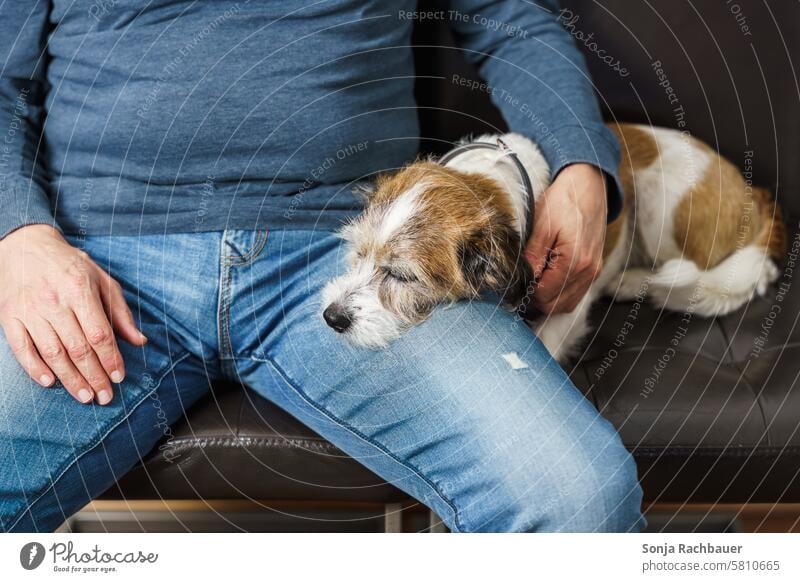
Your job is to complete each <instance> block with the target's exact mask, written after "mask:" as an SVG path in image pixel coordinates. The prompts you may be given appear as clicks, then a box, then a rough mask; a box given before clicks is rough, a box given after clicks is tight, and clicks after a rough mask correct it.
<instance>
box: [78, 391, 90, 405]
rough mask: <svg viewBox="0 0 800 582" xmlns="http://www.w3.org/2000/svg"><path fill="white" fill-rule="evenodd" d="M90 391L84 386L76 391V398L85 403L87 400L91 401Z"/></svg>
mask: <svg viewBox="0 0 800 582" xmlns="http://www.w3.org/2000/svg"><path fill="white" fill-rule="evenodd" d="M91 399H92V393H91V392H89V391H88V390H87V389H86V388H81V389H80V390H79V391H78V400H80V401H81V402H83V403H84V404H86V403H87V402H89V401H91Z"/></svg>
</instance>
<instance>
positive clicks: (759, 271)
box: [647, 188, 786, 316]
mask: <svg viewBox="0 0 800 582" xmlns="http://www.w3.org/2000/svg"><path fill="white" fill-rule="evenodd" d="M754 195H755V197H756V204H757V208H758V214H757V215H756V216H757V218H756V220H758V222H757V223H756V224H757V228H758V230H757V231H755V232H754V236H753V237H752V239H751V241H750V242H749V244H747V245H746V246H744V247H742V248H739V249H737V250H736V251H734V252H733V253H731V254H730V255H728V256H727V257H726V258H725V259H723V260H722V261H720V262H719V263H718V264H717V265H715V266H713V267H712V268H710V269H701V268H700V267H699V266H698V265H697V264H696V263H694V262H693V261H691V260H689V259H686V258H679V259H672V260H669V261H666V262H665V263H664V264H663V265H661V267H660V268H659V269H657V270H656V271H655V272H653V273H650V274H649V276H648V277H647V287H648V289H647V292H648V294H649V295H651V296H652V298H653V299H654V300H655V302H656V303H658V304H660V305H661V306H663V307H666V308H667V309H673V310H676V311H689V312H692V313H697V314H699V315H704V316H714V315H724V314H726V313H729V312H731V311H734V310H736V309H738V308H739V307H741V306H742V305H744V304H745V303H746V302H747V301H749V300H750V299H752V298H753V296H754V295H755V294H756V293H757V294H759V295H763V294H765V293H766V291H767V286H768V285H769V284H770V283H772V282H773V281H775V279H777V278H778V274H779V270H778V267H777V264H779V263H780V262H781V260H782V258H783V255H784V252H785V246H786V230H785V226H784V223H783V220H782V219H781V214H780V210H779V209H778V207H777V206H776V204H775V202H774V200H773V199H772V197H771V196H770V194H769V192H768V191H767V190H765V189H762V188H755V189H754ZM754 230H755V229H754Z"/></svg>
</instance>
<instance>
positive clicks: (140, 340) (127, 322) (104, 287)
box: [100, 273, 147, 346]
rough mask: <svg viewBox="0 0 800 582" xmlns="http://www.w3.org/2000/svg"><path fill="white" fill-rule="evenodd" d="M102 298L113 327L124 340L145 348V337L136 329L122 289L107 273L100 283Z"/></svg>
mask: <svg viewBox="0 0 800 582" xmlns="http://www.w3.org/2000/svg"><path fill="white" fill-rule="evenodd" d="M100 298H101V299H102V301H103V307H105V310H106V313H107V314H108V319H109V321H110V322H111V327H112V328H113V329H115V330H116V331H117V333H119V335H120V336H121V337H122V339H124V340H125V341H126V342H128V343H129V344H132V345H134V346H143V345H144V344H146V343H147V338H146V337H145V335H144V334H143V333H142V332H141V331H139V328H137V327H136V322H135V321H134V319H133V314H132V313H131V310H130V308H129V307H128V302H127V301H125V295H124V294H123V293H122V287H121V286H120V284H119V283H117V282H116V281H115V280H114V279H112V278H111V277H109V276H108V275H106V274H105V273H104V274H103V278H102V280H101V281H100Z"/></svg>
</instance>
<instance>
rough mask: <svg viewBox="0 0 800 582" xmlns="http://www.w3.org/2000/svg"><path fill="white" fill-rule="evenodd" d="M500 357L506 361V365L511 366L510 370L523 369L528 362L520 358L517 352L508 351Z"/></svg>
mask: <svg viewBox="0 0 800 582" xmlns="http://www.w3.org/2000/svg"><path fill="white" fill-rule="evenodd" d="M502 357H503V359H504V360H505V361H506V362H508V365H509V366H511V369H512V370H524V369H526V368H527V367H528V364H526V363H525V362H523V361H522V360H521V359H520V357H519V356H518V355H517V352H509V353H507V354H503V355H502Z"/></svg>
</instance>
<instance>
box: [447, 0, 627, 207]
mask: <svg viewBox="0 0 800 582" xmlns="http://www.w3.org/2000/svg"><path fill="white" fill-rule="evenodd" d="M448 3H449V11H448V13H447V15H448V22H449V23H450V26H451V28H452V29H453V32H454V34H455V36H456V40H457V42H458V44H459V46H460V47H461V48H462V49H464V50H465V53H466V56H467V58H468V60H470V61H471V62H472V63H473V64H475V65H476V66H477V67H478V71H479V72H480V74H481V76H482V77H483V79H484V80H485V81H486V83H487V84H488V86H489V88H490V90H491V96H492V101H493V103H494V104H495V105H496V106H497V107H498V109H499V110H500V112H501V113H502V115H503V117H504V119H505V120H506V122H507V123H508V125H509V127H510V129H511V130H512V131H515V132H517V133H521V134H523V135H525V136H527V137H529V138H531V139H532V140H533V141H534V142H536V143H537V144H538V145H539V148H540V149H541V150H542V153H543V154H544V156H545V158H546V159H547V162H548V164H549V165H550V169H551V177H552V178H555V176H556V175H557V174H558V173H559V172H560V171H561V170H562V169H563V168H564V167H566V166H568V165H570V164H574V163H578V162H585V163H589V164H592V165H594V166H596V167H598V168H600V169H601V170H602V171H603V172H604V173H605V175H606V183H607V185H608V188H607V191H608V220H609V221H611V220H613V219H614V218H615V217H616V216H617V215H618V214H619V212H620V210H621V208H622V187H621V184H620V180H619V175H618V169H619V160H620V152H619V144H618V143H617V141H616V139H615V138H614V136H613V134H612V133H611V131H610V130H609V129H608V128H607V127H606V126H605V124H604V123H603V120H602V116H601V114H600V108H599V106H598V103H597V98H596V97H595V94H594V91H593V86H592V82H591V79H590V78H589V74H588V72H587V69H586V63H585V61H584V58H583V55H582V54H581V52H580V51H579V50H578V47H577V46H576V45H575V43H574V42H573V39H572V38H571V37H570V35H569V33H568V32H567V30H566V29H564V28H563V27H562V26H561V23H560V21H559V17H560V14H561V11H560V7H559V5H558V2H557V0H536V1H535V3H534V2H528V1H521V0H448Z"/></svg>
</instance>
